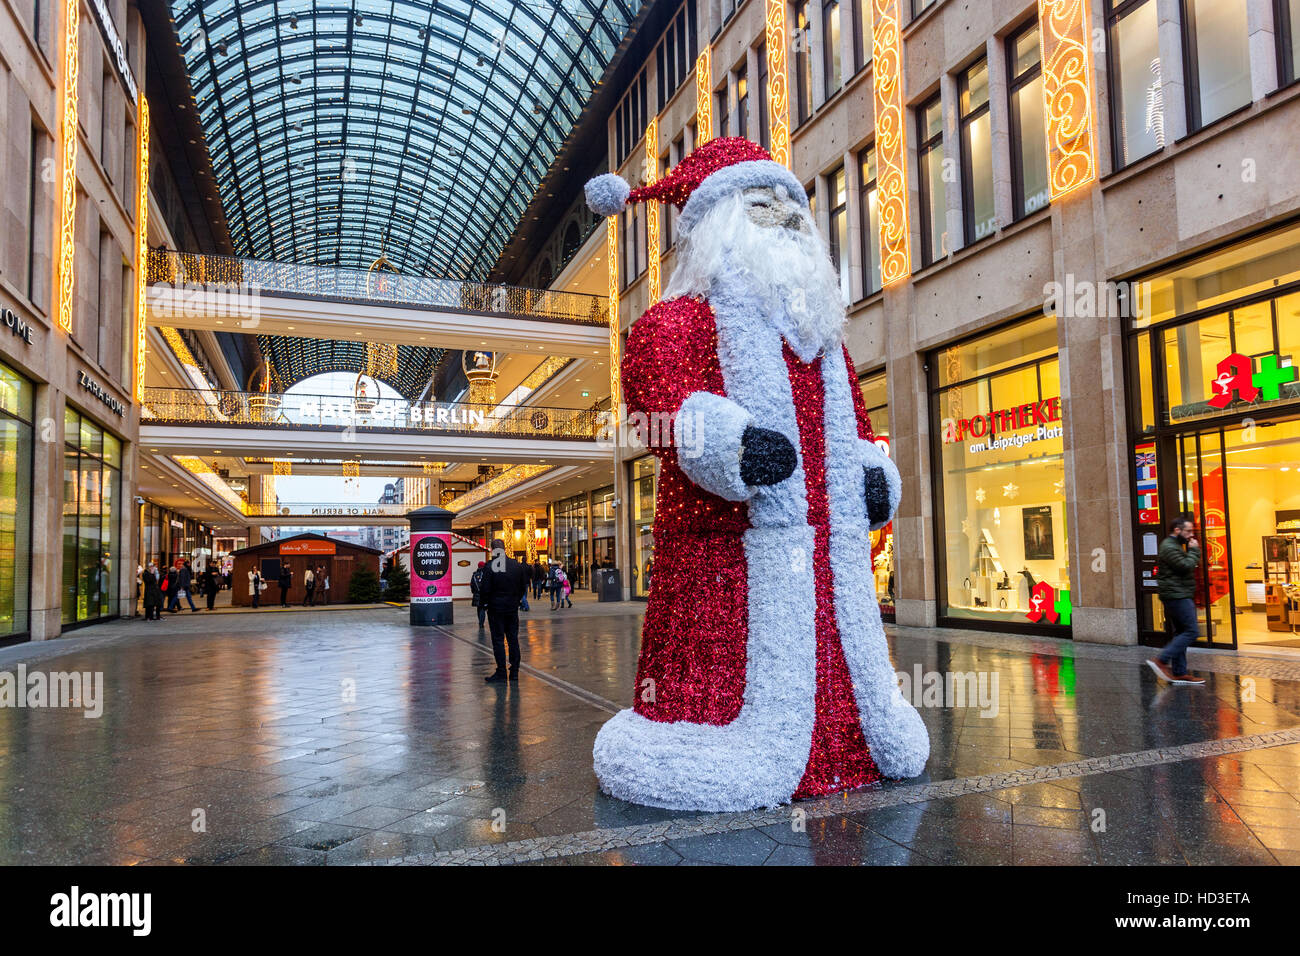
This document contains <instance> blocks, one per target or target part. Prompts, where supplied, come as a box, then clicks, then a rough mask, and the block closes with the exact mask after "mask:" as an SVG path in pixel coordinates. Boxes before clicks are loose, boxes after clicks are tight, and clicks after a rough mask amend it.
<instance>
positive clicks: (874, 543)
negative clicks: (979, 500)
mask: <svg viewBox="0 0 1300 956" xmlns="http://www.w3.org/2000/svg"><path fill="white" fill-rule="evenodd" d="M858 389H859V390H860V391H861V392H862V404H863V405H865V406H866V409H867V418H868V419H869V420H870V421H871V434H872V435H873V436H875V439H876V447H877V448H879V449H880V450H881V451H883V452H884V453H885V454H886V455H890V457H893V456H892V454H891V452H890V446H889V389H888V380H887V379H886V377H885V372H884V371H883V370H882V371H879V372H875V373H871V374H867V375H863V376H861V377H859V378H858ZM870 534H871V570H872V572H873V575H872V576H873V577H874V578H875V582H876V599H877V600H878V601H879V602H880V617H881V620H884V621H892V620H894V523H893V522H892V521H891V522H890V523H889V524H887V525H885V526H884V527H883V528H881V529H880V530H879V531H872V532H870Z"/></svg>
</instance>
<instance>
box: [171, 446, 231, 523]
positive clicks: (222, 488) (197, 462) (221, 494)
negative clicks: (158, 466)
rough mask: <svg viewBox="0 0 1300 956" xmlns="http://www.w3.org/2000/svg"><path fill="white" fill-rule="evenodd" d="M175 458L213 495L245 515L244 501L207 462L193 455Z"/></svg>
mask: <svg viewBox="0 0 1300 956" xmlns="http://www.w3.org/2000/svg"><path fill="white" fill-rule="evenodd" d="M174 458H175V460H176V463H177V464H178V465H180V466H181V467H182V468H184V469H185V470H186V471H188V472H189V473H190V474H191V475H193V476H194V477H195V478H197V479H198V480H199V481H201V482H203V484H204V485H206V486H207V487H208V489H209V490H210V491H212V493H213V494H215V495H216V496H217V497H218V498H220V499H221V500H222V501H224V502H225V503H226V504H228V505H230V507H231V508H233V509H234V510H235V511H237V512H239V513H240V514H244V499H243V498H241V497H239V495H237V494H235V492H234V490H233V489H232V488H231V487H230V486H229V485H228V484H226V481H225V479H224V478H222V477H221V476H220V475H219V474H217V473H216V472H215V471H213V469H212V468H211V466H209V465H208V463H207V462H205V461H203V459H201V458H197V457H195V456H193V455H176V456H174Z"/></svg>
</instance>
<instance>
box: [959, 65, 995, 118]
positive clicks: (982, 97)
mask: <svg viewBox="0 0 1300 956" xmlns="http://www.w3.org/2000/svg"><path fill="white" fill-rule="evenodd" d="M963 76H964V82H963V83H962V90H961V115H962V116H969V115H970V114H971V113H973V112H975V110H977V109H979V108H980V107H981V106H983V105H984V104H985V103H987V102H988V101H989V64H988V61H987V60H980V61H979V62H978V63H976V64H975V65H974V66H972V67H971V68H970V69H969V70H967V71H966V72H965V74H963Z"/></svg>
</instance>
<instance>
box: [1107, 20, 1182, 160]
mask: <svg viewBox="0 0 1300 956" xmlns="http://www.w3.org/2000/svg"><path fill="white" fill-rule="evenodd" d="M1110 42H1111V55H1112V57H1113V58H1114V59H1113V61H1112V68H1113V69H1114V71H1115V77H1116V80H1117V82H1118V85H1119V89H1118V90H1117V91H1116V93H1117V94H1118V95H1116V96H1115V97H1113V98H1112V100H1111V104H1112V105H1111V108H1112V109H1115V110H1118V111H1119V112H1118V114H1117V117H1116V118H1117V120H1118V122H1117V123H1116V125H1117V127H1118V131H1119V142H1118V143H1117V144H1116V152H1117V154H1118V155H1119V157H1120V165H1127V164H1128V163H1131V162H1133V161H1134V160H1135V159H1140V158H1141V157H1143V156H1146V155H1148V154H1149V153H1154V152H1155V151H1156V150H1158V149H1161V148H1163V147H1164V145H1165V132H1164V122H1165V121H1164V111H1165V105H1166V104H1165V102H1164V92H1163V90H1162V89H1161V83H1160V48H1159V44H1158V43H1157V39H1156V4H1155V0H1148V2H1147V3H1144V4H1143V5H1142V6H1140V7H1138V8H1137V9H1136V10H1133V11H1132V12H1131V13H1129V14H1127V15H1126V16H1124V17H1123V18H1122V19H1120V20H1118V21H1116V22H1115V23H1114V24H1113V26H1112V27H1111V41H1110ZM1175 105H1176V104H1175Z"/></svg>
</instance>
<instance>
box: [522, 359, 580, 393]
mask: <svg viewBox="0 0 1300 956" xmlns="http://www.w3.org/2000/svg"><path fill="white" fill-rule="evenodd" d="M573 361H576V360H575V359H574V358H573V356H571V355H548V356H547V357H546V358H545V359H543V360H542V362H541V364H540V365H538V366H537V368H535V369H533V370H532V371H531V372H529V373H528V375H527V376H526V377H525V378H524V380H523V381H522V382H520V383H519V387H520V388H526V389H528V391H530V392H533V391H536V390H537V389H538V388H540V387H541V386H542V385H544V384H545V383H546V381H547V380H548V379H550V377H551V376H552V375H555V374H556V373H557V372H559V371H560V370H561V369H564V368H566V367H567V366H568V365H569V363H570V362H573Z"/></svg>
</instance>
